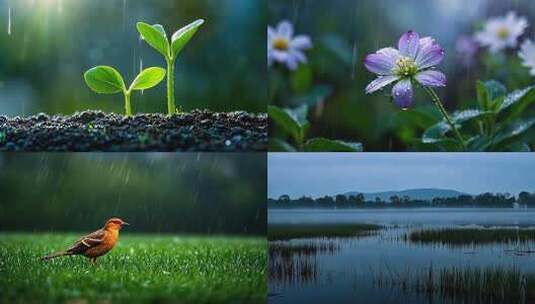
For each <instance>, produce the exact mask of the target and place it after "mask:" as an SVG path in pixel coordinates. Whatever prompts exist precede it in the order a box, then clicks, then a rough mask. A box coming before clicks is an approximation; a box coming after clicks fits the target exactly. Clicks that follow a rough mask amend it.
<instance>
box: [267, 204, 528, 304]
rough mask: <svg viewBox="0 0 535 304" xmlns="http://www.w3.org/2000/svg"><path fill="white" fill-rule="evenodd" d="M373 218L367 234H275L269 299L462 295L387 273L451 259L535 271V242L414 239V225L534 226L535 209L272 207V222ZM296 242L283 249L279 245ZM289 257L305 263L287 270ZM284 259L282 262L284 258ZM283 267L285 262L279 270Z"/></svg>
mask: <svg viewBox="0 0 535 304" xmlns="http://www.w3.org/2000/svg"><path fill="white" fill-rule="evenodd" d="M289 223H292V224H307V223H314V224H322V223H324V224H330V223H373V224H380V225H384V226H385V229H382V230H381V231H380V232H378V233H375V234H373V235H371V236H367V237H354V238H332V239H326V238H312V239H295V240H289V241H274V242H270V276H269V298H268V299H269V302H270V303H368V304H370V303H463V302H460V301H459V300H452V299H445V298H441V297H440V296H439V295H436V294H425V293H421V292H415V291H411V290H410V288H406V286H391V285H389V284H385V282H386V281H388V280H389V279H395V280H397V279H399V278H404V277H407V278H415V277H417V276H421V275H425V273H427V272H428V271H429V269H432V270H439V269H447V268H451V267H457V268H459V269H462V268H468V267H471V268H474V267H496V266H500V267H505V268H511V269H520V270H521V271H523V272H531V273H533V272H535V255H532V254H521V255H519V254H514V253H513V252H514V251H515V250H522V251H526V250H533V249H535V244H534V243H533V242H528V243H508V244H503V243H502V244H490V245H466V246H450V245H443V244H421V243H412V242H410V241H408V240H406V239H405V238H404V236H406V235H407V234H408V233H410V232H411V231H413V230H420V229H426V228H442V227H459V228H461V227H470V226H474V227H478V226H479V227H486V228H488V227H491V228H492V227H522V228H535V210H516V209H477V208H464V209H463V208H455V209H453V208H452V209H447V208H443V209H438V208H421V209H359V210H317V209H316V210H311V209H293V210H273V209H272V210H269V211H268V224H269V225H276V224H289ZM307 246H309V247H314V246H316V247H317V248H323V249H319V250H314V251H310V250H309V251H306V250H304V249H300V250H294V251H292V252H293V253H292V254H290V255H286V256H285V255H284V254H282V255H278V254H277V253H276V252H274V250H272V249H274V248H308V247H307ZM288 263H291V264H292V267H297V268H298V269H301V271H300V272H299V273H297V274H294V275H288V274H287V273H285V272H284V265H286V264H288ZM281 265H282V266H281ZM281 269H282V270H281Z"/></svg>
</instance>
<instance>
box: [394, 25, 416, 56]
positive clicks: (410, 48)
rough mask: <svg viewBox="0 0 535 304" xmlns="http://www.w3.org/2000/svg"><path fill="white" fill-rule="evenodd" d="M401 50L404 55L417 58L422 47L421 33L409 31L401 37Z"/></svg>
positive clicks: (399, 46)
mask: <svg viewBox="0 0 535 304" xmlns="http://www.w3.org/2000/svg"><path fill="white" fill-rule="evenodd" d="M398 48H399V52H400V53H401V55H403V56H407V57H410V58H413V59H414V58H416V54H418V49H419V48H420V35H418V33H416V32H413V31H408V32H406V33H405V34H403V36H401V38H400V39H399V45H398Z"/></svg>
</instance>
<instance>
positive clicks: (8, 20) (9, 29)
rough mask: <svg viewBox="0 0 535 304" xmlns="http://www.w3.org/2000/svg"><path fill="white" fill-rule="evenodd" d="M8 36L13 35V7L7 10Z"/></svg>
mask: <svg viewBox="0 0 535 304" xmlns="http://www.w3.org/2000/svg"><path fill="white" fill-rule="evenodd" d="M7 13H8V16H7V34H8V35H11V7H8V8H7Z"/></svg>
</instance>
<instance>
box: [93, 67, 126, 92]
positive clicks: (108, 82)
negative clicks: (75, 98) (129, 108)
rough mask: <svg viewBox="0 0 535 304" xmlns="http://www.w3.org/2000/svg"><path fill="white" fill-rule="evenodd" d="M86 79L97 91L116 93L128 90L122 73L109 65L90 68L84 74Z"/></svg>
mask: <svg viewBox="0 0 535 304" xmlns="http://www.w3.org/2000/svg"><path fill="white" fill-rule="evenodd" d="M84 79H85V82H86V83H87V85H88V86H89V87H90V88H91V90H93V91H95V92H96V93H100V94H115V93H119V92H124V91H126V86H125V84H124V80H123V77H122V76H121V74H120V73H119V72H118V71H117V70H116V69H114V68H112V67H109V66H97V67H94V68H92V69H90V70H88V71H87V72H85V74H84Z"/></svg>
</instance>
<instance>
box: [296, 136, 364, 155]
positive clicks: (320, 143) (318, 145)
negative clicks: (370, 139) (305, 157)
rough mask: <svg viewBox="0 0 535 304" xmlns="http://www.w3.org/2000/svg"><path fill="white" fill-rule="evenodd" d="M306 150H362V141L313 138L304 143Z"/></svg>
mask: <svg viewBox="0 0 535 304" xmlns="http://www.w3.org/2000/svg"><path fill="white" fill-rule="evenodd" d="M304 150H305V152H362V151H363V147H362V144H361V143H350V142H344V141H341V140H331V139H326V138H313V139H310V140H308V141H307V142H306V143H305V145H304Z"/></svg>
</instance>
